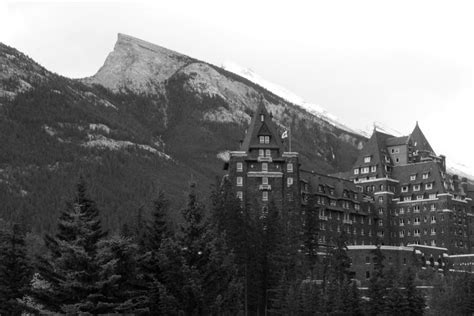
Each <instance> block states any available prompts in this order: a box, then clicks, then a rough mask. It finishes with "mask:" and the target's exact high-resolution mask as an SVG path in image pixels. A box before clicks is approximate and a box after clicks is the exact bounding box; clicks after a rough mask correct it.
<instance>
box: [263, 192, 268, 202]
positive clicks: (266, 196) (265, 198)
mask: <svg viewBox="0 0 474 316" xmlns="http://www.w3.org/2000/svg"><path fill="white" fill-rule="evenodd" d="M262 201H268V191H263V192H262Z"/></svg>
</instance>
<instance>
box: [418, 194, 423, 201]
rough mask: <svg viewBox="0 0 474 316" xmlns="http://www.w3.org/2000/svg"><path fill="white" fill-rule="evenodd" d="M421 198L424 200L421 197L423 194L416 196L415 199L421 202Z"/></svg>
mask: <svg viewBox="0 0 474 316" xmlns="http://www.w3.org/2000/svg"><path fill="white" fill-rule="evenodd" d="M423 198H424V197H423V194H419V195H417V196H416V199H417V200H423Z"/></svg>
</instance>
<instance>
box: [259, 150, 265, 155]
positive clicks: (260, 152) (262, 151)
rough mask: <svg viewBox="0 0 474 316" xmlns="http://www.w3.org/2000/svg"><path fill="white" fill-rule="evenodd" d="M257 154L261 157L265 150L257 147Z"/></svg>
mask: <svg viewBox="0 0 474 316" xmlns="http://www.w3.org/2000/svg"><path fill="white" fill-rule="evenodd" d="M258 155H259V156H260V157H263V156H264V155H265V150H264V149H259V150H258Z"/></svg>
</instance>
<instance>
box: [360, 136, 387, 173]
mask: <svg viewBox="0 0 474 316" xmlns="http://www.w3.org/2000/svg"><path fill="white" fill-rule="evenodd" d="M389 138H394V136H393V135H390V134H385V133H382V132H380V131H377V130H375V129H374V132H373V133H372V136H371V137H370V139H369V141H368V142H367V143H366V144H365V146H364V148H363V149H362V150H361V152H360V154H359V157H358V158H357V161H356V163H355V164H354V167H361V166H364V165H367V166H373V165H377V166H378V168H377V171H376V173H375V174H376V175H377V177H379V178H381V177H385V173H386V172H385V168H383V166H385V165H386V164H387V163H386V162H385V158H384V157H385V156H387V157H388V156H389V155H388V153H387V152H386V151H387V150H386V145H385V144H386V141H387V139H389ZM367 156H370V158H371V159H370V163H365V162H364V158H365V157H367ZM375 174H373V175H375Z"/></svg>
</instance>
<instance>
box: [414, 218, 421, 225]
mask: <svg viewBox="0 0 474 316" xmlns="http://www.w3.org/2000/svg"><path fill="white" fill-rule="evenodd" d="M413 225H420V218H419V217H415V219H414V220H413Z"/></svg>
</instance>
